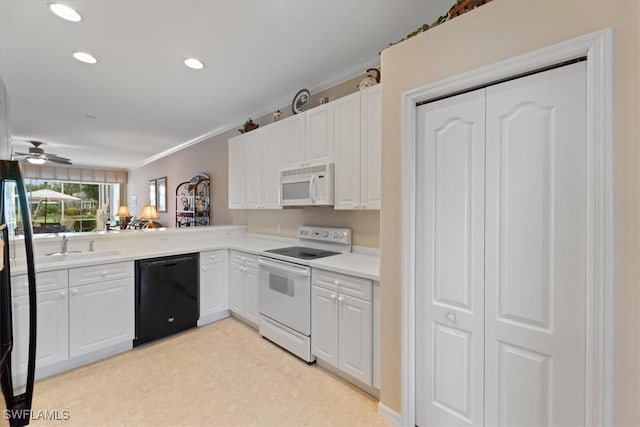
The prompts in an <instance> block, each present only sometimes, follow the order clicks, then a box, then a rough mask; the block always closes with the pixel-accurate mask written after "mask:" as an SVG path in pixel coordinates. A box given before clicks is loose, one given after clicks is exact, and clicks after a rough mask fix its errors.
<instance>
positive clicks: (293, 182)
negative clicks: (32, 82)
mask: <svg viewBox="0 0 640 427" xmlns="http://www.w3.org/2000/svg"><path fill="white" fill-rule="evenodd" d="M309 181H310V178H309V177H305V178H297V179H289V180H283V181H282V185H281V187H282V205H283V206H303V205H308V204H310V203H311V183H310V182H309Z"/></svg>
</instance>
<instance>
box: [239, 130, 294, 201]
mask: <svg viewBox="0 0 640 427" xmlns="http://www.w3.org/2000/svg"><path fill="white" fill-rule="evenodd" d="M282 162H283V158H282V132H281V125H280V123H274V124H271V125H269V126H265V127H263V128H258V129H256V130H253V131H251V132H247V133H244V134H242V135H239V136H236V137H234V138H231V139H229V208H230V209H280V208H281V207H280V170H281V169H282Z"/></svg>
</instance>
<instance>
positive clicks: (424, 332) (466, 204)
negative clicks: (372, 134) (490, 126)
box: [416, 89, 485, 426]
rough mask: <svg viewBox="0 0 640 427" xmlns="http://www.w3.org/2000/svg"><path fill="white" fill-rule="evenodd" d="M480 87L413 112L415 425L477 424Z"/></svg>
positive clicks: (479, 406) (481, 230) (481, 308)
mask: <svg viewBox="0 0 640 427" xmlns="http://www.w3.org/2000/svg"><path fill="white" fill-rule="evenodd" d="M484 103H485V90H484V89H480V90H477V91H474V92H470V93H466V94H462V95H459V96H455V97H452V98H447V99H443V100H441V101H436V102H433V103H430V104H426V105H423V106H421V107H419V108H418V134H417V135H418V182H417V194H418V198H417V206H416V207H417V212H416V215H417V227H416V228H417V235H416V242H417V247H416V265H417V271H416V279H417V280H416V283H417V286H416V288H417V289H416V291H417V294H416V321H417V323H416V372H417V378H416V396H417V397H416V422H417V424H418V425H419V426H430V425H433V426H435V425H437V426H446V425H482V423H483V400H482V393H483V364H484V359H483V358H484V336H483V327H484V325H483V324H484V293H483V287H484V174H485V171H484V162H485V147H484V144H485V141H484V138H485V129H484V126H485V117H484Z"/></svg>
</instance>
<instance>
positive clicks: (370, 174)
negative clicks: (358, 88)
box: [360, 85, 382, 209]
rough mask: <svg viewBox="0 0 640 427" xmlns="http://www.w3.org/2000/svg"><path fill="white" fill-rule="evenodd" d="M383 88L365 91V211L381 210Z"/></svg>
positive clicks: (363, 173)
mask: <svg viewBox="0 0 640 427" xmlns="http://www.w3.org/2000/svg"><path fill="white" fill-rule="evenodd" d="M381 89H382V86H381V85H376V86H374V87H371V88H368V89H364V90H363V91H362V92H360V93H361V97H362V113H361V128H362V130H361V135H362V142H361V145H362V162H361V170H362V171H361V176H362V178H361V183H362V189H361V193H362V195H361V203H362V205H363V206H362V207H363V208H365V209H380V201H381V190H380V188H381V177H382V163H381V159H382V157H381V156H382V154H381V151H382V91H381Z"/></svg>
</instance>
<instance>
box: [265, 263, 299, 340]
mask: <svg viewBox="0 0 640 427" xmlns="http://www.w3.org/2000/svg"><path fill="white" fill-rule="evenodd" d="M259 266H260V283H259V288H260V292H259V299H258V301H259V307H260V313H261V314H263V315H265V316H267V317H269V318H271V319H273V320H275V321H277V322H279V323H282V324H283V325H285V326H288V327H289V328H291V329H293V330H295V331H298V332H300V333H301V334H304V335H307V336H309V335H310V333H311V269H310V268H309V267H304V266H300V265H296V264H291V263H288V262H282V261H276V260H273V259H270V258H260V260H259Z"/></svg>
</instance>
